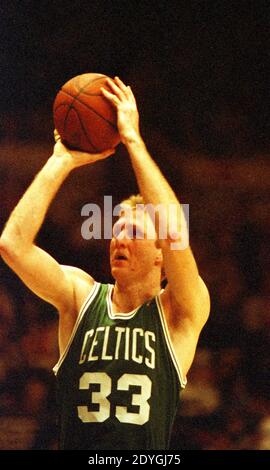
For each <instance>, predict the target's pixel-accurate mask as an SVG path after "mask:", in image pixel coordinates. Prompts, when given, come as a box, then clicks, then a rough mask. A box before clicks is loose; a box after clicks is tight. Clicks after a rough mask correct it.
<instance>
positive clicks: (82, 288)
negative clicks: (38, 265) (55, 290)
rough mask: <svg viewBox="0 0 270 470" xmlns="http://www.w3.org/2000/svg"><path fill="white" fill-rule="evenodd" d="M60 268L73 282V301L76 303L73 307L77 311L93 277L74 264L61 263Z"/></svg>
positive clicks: (90, 288) (92, 283) (89, 290)
mask: <svg viewBox="0 0 270 470" xmlns="http://www.w3.org/2000/svg"><path fill="white" fill-rule="evenodd" d="M61 268H62V269H63V271H64V272H65V274H66V275H67V276H68V277H69V279H70V280H71V282H72V284H73V292H74V301H75V304H76V305H75V306H74V307H75V311H76V313H78V312H79V311H80V309H81V306H82V305H83V303H84V301H85V299H86V298H87V297H88V295H89V292H91V290H92V288H93V286H94V284H95V279H94V278H93V277H92V276H90V274H88V273H87V272H86V271H84V270H83V269H80V268H77V267H75V266H67V265H61Z"/></svg>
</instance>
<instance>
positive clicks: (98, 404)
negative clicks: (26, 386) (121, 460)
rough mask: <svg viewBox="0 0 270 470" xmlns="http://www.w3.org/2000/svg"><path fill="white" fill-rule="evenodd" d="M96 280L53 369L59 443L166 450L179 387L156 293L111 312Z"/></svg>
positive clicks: (107, 294) (107, 288)
mask: <svg viewBox="0 0 270 470" xmlns="http://www.w3.org/2000/svg"><path fill="white" fill-rule="evenodd" d="M112 290H113V286H112V285H105V284H99V283H95V285H94V287H93V289H92V290H91V292H90V294H89V296H88V298H87V299H86V301H85V303H84V305H83V307H82V309H81V311H80V314H79V316H78V319H77V321H76V324H75V326H74V329H73V332H72V335H71V338H70V341H69V344H68V345H67V348H66V350H65V352H64V354H63V355H62V357H61V358H60V360H59V361H58V363H57V365H56V366H55V368H54V371H55V373H56V376H57V382H58V394H59V403H60V417H61V428H60V448H62V449H88V450H90V449H91V450H98V449H99V450H101V449H102V450H110V449H121V450H125V449H137V450H143V449H168V446H169V438H170V433H171V428H172V424H173V421H174V417H175V414H176V411H177V408H178V404H179V392H180V389H181V388H183V387H184V386H185V381H184V380H183V378H182V375H181V371H180V369H179V366H178V364H177V361H176V358H175V355H174V352H173V348H172V345H171V342H170V338H169V334H168V330H167V326H166V324H165V320H164V314H163V312H162V306H161V302H160V297H159V296H157V297H155V298H153V299H152V300H150V301H149V302H147V303H145V304H143V305H141V306H139V307H138V308H136V309H135V310H133V311H132V312H129V313H117V314H115V313H113V311H112V304H111V296H112Z"/></svg>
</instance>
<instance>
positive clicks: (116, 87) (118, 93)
mask: <svg viewBox="0 0 270 470" xmlns="http://www.w3.org/2000/svg"><path fill="white" fill-rule="evenodd" d="M106 83H107V84H108V85H109V87H110V88H111V90H112V92H113V93H114V94H115V95H116V96H117V97H118V98H119V99H121V98H122V97H123V90H122V88H120V86H119V85H118V83H116V82H114V80H112V79H111V78H107V80H106ZM123 85H124V84H123Z"/></svg>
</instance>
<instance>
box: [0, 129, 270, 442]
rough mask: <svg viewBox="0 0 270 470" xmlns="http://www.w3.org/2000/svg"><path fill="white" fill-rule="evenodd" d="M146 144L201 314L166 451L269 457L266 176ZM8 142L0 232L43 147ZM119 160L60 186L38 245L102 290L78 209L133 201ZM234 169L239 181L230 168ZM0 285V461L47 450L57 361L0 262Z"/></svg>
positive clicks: (43, 310)
mask: <svg viewBox="0 0 270 470" xmlns="http://www.w3.org/2000/svg"><path fill="white" fill-rule="evenodd" d="M15 135H16V132H15ZM148 135H149V147H150V149H151V152H152V153H153V156H154V157H155V158H156V160H157V161H158V163H159V164H160V166H161V169H162V170H163V171H164V173H165V175H166V176H167V177H168V179H169V181H170V182H171V184H172V186H173V187H174V189H175V191H176V193H177V195H178V196H179V197H181V200H182V202H183V203H186V204H189V205H190V220H189V222H190V238H191V246H192V248H193V251H194V253H195V257H196V259H197V261H198V266H199V270H200V272H201V275H202V277H203V278H204V279H205V281H206V283H207V285H208V287H209V290H210V294H211V302H212V308H211V316H210V319H209V321H208V323H207V325H206V327H205V329H204V330H203V332H202V334H201V337H200V340H199V345H198V350H197V354H196V356H195V360H194V363H193V365H192V368H191V370H190V373H189V375H188V385H187V387H186V389H185V391H184V392H183V393H182V400H181V407H180V409H179V413H178V416H177V419H176V422H175V427H174V432H173V438H172V448H173V449H180V450H181V449H217V450H221V449H222V450H226V449H228V450H229V449H270V399H269V397H270V393H269V392H270V353H269V351H270V315H269V313H270V298H269V276H268V272H269V268H270V266H269V257H268V253H269V247H268V240H269V235H270V224H269V220H268V221H267V214H268V213H269V205H270V202H269V201H270V198H269V196H270V187H269V185H267V184H265V183H264V181H265V180H264V176H265V174H266V173H267V171H268V172H269V165H268V166H267V161H266V160H264V158H260V157H258V156H254V158H252V157H250V156H249V160H248V166H247V162H246V161H244V160H243V156H242V157H239V158H238V157H237V156H236V155H235V156H234V158H233V159H229V160H228V159H225V160H222V158H221V159H219V160H216V161H215V160H213V158H211V159H208V158H207V156H206V155H200V154H199V153H197V154H187V153H186V154H182V153H181V151H180V150H179V149H177V147H172V146H171V145H170V144H169V143H168V142H166V139H165V138H161V136H159V135H157V134H155V133H154V132H149V134H148ZM20 138H21V139H23V136H21V137H20V136H19V138H18V139H17V141H16V139H15V138H14V133H12V127H11V128H9V142H5V141H4V142H2V143H3V148H2V155H3V149H5V152H7V148H9V150H8V152H9V154H7V153H5V158H1V159H0V188H1V209H0V223H1V226H0V228H1V229H2V228H3V225H4V223H5V221H6V220H7V217H8V215H9V213H10V211H11V210H12V209H13V207H14V206H15V204H16V203H17V201H18V199H19V197H20V196H21V195H22V192H23V191H24V189H25V188H26V187H27V185H28V184H29V182H30V181H31V179H32V177H33V176H34V173H35V171H36V170H37V168H39V167H40V166H41V164H42V162H43V161H45V159H46V158H47V157H48V156H49V151H50V150H49V148H51V145H52V142H51V143H50V144H48V142H46V143H44V145H43V144H37V142H30V143H29V142H28V143H27V145H25V143H24V144H22V142H20ZM38 138H39V136H37V140H38ZM10 141H12V142H13V145H12V146H11V145H10ZM6 143H7V144H8V145H6ZM123 152H124V150H123V149H121V148H120V149H119V151H118V153H117V155H116V157H114V158H113V159H111V161H107V162H106V163H103V162H101V163H99V164H98V165H97V166H96V167H95V168H94V167H93V168H89V169H87V170H86V171H84V172H83V171H81V170H78V175H72V176H71V177H70V181H67V182H66V183H65V186H64V188H63V189H62V190H61V191H60V193H59V195H58V197H57V200H56V201H55V202H54V203H53V207H52V209H51V210H50V211H49V214H48V217H47V219H46V222H45V224H44V226H43V228H42V230H41V232H40V235H39V238H38V243H39V244H40V245H41V246H42V247H43V248H44V249H46V250H48V251H49V252H50V253H51V254H52V255H53V256H55V257H56V259H57V260H58V261H60V262H61V263H64V264H71V265H76V266H79V267H81V268H82V269H85V270H87V271H89V272H91V274H92V275H93V276H94V277H95V278H97V279H98V280H100V281H102V282H111V281H112V279H111V277H110V270H109V264H108V256H107V250H108V241H104V240H88V241H86V240H84V239H83V238H82V236H81V232H80V228H81V223H82V217H81V215H80V210H81V207H82V205H83V204H84V203H86V202H95V203H99V204H101V205H102V198H103V195H104V194H113V195H114V197H116V200H115V203H118V202H119V201H120V200H121V199H122V198H123V197H126V196H127V195H128V194H129V193H130V192H136V184H135V180H134V178H133V176H132V171H131V169H130V167H129V164H128V160H127V158H126V156H124V155H123ZM257 157H258V158H259V161H260V162H261V167H262V171H261V173H260V174H259V173H258V174H257V173H256V172H258V163H257V161H258V158H257ZM123 158H125V163H123ZM233 162H234V163H233ZM237 162H238V163H239V165H240V166H239V168H240V170H239V168H238V169H237V168H236V167H233V165H235V164H237ZM264 162H265V165H266V167H265V169H263V168H264ZM241 165H242V166H241ZM232 167H233V168H234V170H233V171H232ZM267 168H268V169H267ZM237 171H238V173H237ZM236 174H238V177H237V178H236V177H235V175H236ZM254 175H255V176H254ZM254 178H255V179H256V181H255V182H254ZM268 181H269V179H268ZM127 190H128V193H127ZM0 279H1V280H0V449H57V419H58V416H57V402H56V390H55V380H54V376H53V373H52V371H51V369H52V367H53V365H54V364H55V363H56V362H57V360H58V346H57V322H58V315H57V312H56V311H55V310H54V308H53V307H51V306H50V305H48V304H46V303H45V302H42V301H41V300H39V299H38V298H36V297H35V296H34V295H33V294H31V293H30V291H29V290H28V289H27V288H26V287H25V286H23V284H22V283H21V281H20V280H18V279H17V277H16V276H15V275H14V274H13V273H12V272H11V270H10V269H9V268H7V267H6V266H5V264H4V263H3V262H2V261H0Z"/></svg>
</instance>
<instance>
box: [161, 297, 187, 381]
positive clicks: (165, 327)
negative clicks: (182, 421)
mask: <svg viewBox="0 0 270 470" xmlns="http://www.w3.org/2000/svg"><path fill="white" fill-rule="evenodd" d="M155 299H156V304H157V308H158V312H159V316H160V320H161V325H162V328H163V331H164V336H165V339H166V343H167V346H168V350H169V353H170V355H171V358H172V361H173V364H174V367H175V369H176V372H177V375H178V377H179V380H180V384H181V387H182V388H185V386H186V384H187V379H186V378H184V376H183V373H182V369H181V366H180V364H179V361H178V360H177V357H176V354H175V351H174V347H173V343H172V340H171V337H170V333H169V330H168V325H167V322H166V318H165V314H164V310H163V307H162V302H161V298H160V295H157V296H156V297H155Z"/></svg>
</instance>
